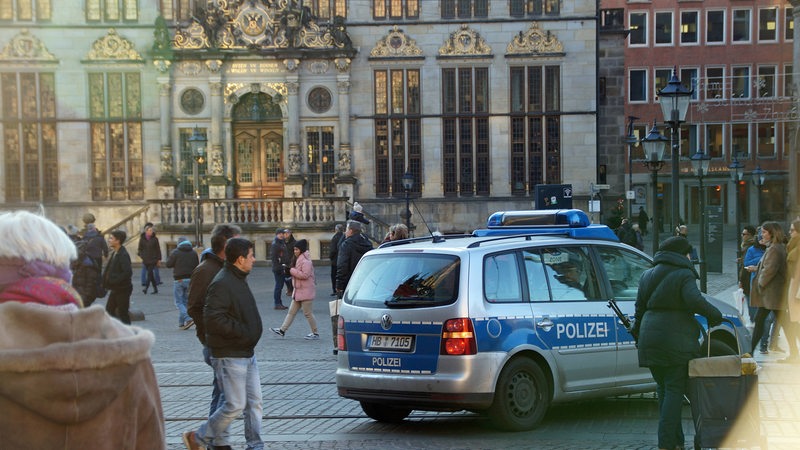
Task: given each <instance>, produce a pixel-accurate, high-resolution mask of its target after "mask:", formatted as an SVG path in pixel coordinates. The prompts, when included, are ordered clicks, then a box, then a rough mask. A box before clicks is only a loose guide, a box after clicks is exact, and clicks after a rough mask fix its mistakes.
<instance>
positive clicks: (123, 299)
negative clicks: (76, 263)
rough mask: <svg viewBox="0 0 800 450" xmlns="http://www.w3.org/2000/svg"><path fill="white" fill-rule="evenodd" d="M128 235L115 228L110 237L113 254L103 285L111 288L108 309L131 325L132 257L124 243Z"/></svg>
mask: <svg viewBox="0 0 800 450" xmlns="http://www.w3.org/2000/svg"><path fill="white" fill-rule="evenodd" d="M127 237H128V235H127V234H126V233H125V232H124V231H122V230H114V231H112V232H111V235H110V236H109V237H108V246H109V247H110V248H111V256H110V257H109V258H108V263H106V268H105V270H104V271H103V287H105V288H106V289H108V290H109V294H108V301H107V302H106V311H107V312H108V313H109V314H110V315H112V316H114V317H116V318H117V319H119V320H121V321H122V323H125V324H128V325H130V323H131V316H130V312H129V311H128V310H129V309H130V306H131V293H132V292H133V283H132V282H131V277H133V269H131V257H130V255H129V254H128V250H126V249H125V245H124V243H125V239H126V238H127Z"/></svg>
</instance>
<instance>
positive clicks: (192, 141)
mask: <svg viewBox="0 0 800 450" xmlns="http://www.w3.org/2000/svg"><path fill="white" fill-rule="evenodd" d="M188 141H189V148H190V150H191V151H192V159H193V160H194V164H193V166H192V176H193V181H194V201H195V204H194V245H196V246H198V247H202V246H203V233H202V229H201V228H200V221H201V220H202V218H201V215H200V170H199V165H200V164H203V163H204V162H205V161H206V158H205V151H206V142H208V140H207V139H206V136H205V135H204V134H202V133H200V130H199V129H198V128H197V127H194V131H192V135H191V136H190V137H189V139H188Z"/></svg>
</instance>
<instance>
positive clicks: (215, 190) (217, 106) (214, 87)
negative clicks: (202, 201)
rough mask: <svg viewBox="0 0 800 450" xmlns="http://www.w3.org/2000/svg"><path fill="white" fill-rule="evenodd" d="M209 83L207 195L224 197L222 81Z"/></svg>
mask: <svg viewBox="0 0 800 450" xmlns="http://www.w3.org/2000/svg"><path fill="white" fill-rule="evenodd" d="M215 78H216V80H215V81H212V82H210V83H209V88H210V89H211V128H210V130H209V139H208V168H207V169H206V173H207V176H208V197H209V198H225V197H226V195H225V187H226V185H227V178H226V177H225V158H224V154H223V146H222V136H223V135H224V134H223V133H222V116H223V114H224V105H223V98H222V90H223V89H222V82H221V80H220V77H215Z"/></svg>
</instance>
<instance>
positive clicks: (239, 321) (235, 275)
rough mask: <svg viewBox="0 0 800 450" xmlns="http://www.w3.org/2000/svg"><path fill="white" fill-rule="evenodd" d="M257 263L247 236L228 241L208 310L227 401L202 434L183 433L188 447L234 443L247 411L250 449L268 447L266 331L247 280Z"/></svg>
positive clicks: (214, 358)
mask: <svg viewBox="0 0 800 450" xmlns="http://www.w3.org/2000/svg"><path fill="white" fill-rule="evenodd" d="M253 263H255V257H254V256H253V243H252V242H250V241H248V240H246V239H242V238H232V239H229V240H228V242H227V243H226V244H225V265H224V266H223V268H222V270H220V271H219V273H217V275H216V276H215V277H214V281H212V282H211V285H210V286H209V287H208V295H207V296H206V305H205V308H204V311H203V316H204V320H205V325H206V344H207V345H208V347H209V349H210V350H211V364H212V365H213V367H214V374H215V375H216V377H217V381H218V382H219V383H220V385H221V386H222V392H223V394H224V397H225V399H224V402H223V404H222V406H220V407H219V408H217V410H216V411H214V413H213V414H211V417H209V418H208V421H206V422H204V423H203V424H202V425H200V428H198V429H197V431H187V432H185V433H183V441H184V443H185V444H186V446H187V447H188V448H189V449H199V448H202V447H206V448H208V447H211V446H224V445H229V444H230V443H229V442H228V433H227V429H228V426H229V425H230V424H231V422H233V421H234V420H235V419H237V418H239V416H240V415H241V414H242V413H244V419H245V421H244V434H245V439H246V440H247V448H252V449H260V448H263V447H264V442H263V441H262V439H261V416H262V414H263V409H262V400H261V378H260V376H259V372H258V363H257V361H256V357H255V352H254V349H255V346H256V344H258V341H259V340H260V339H261V333H262V331H263V327H262V324H261V315H260V314H259V312H258V307H257V306H256V299H255V297H254V296H253V292H252V291H251V290H250V286H248V284H247V280H246V278H247V275H248V274H249V273H250V271H251V270H252V269H253Z"/></svg>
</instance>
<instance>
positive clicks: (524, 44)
mask: <svg viewBox="0 0 800 450" xmlns="http://www.w3.org/2000/svg"><path fill="white" fill-rule="evenodd" d="M563 52H564V45H563V44H562V43H561V41H559V40H558V38H557V37H556V36H555V35H554V34H553V33H551V32H550V30H548V31H546V32H545V31H542V29H541V28H540V27H539V23H538V22H533V23H531V26H530V28H528V31H526V32H522V31H520V32H519V34H517V35H516V36H514V39H512V40H511V42H509V44H508V47H507V48H506V54H508V55H533V54H553V53H563Z"/></svg>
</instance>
